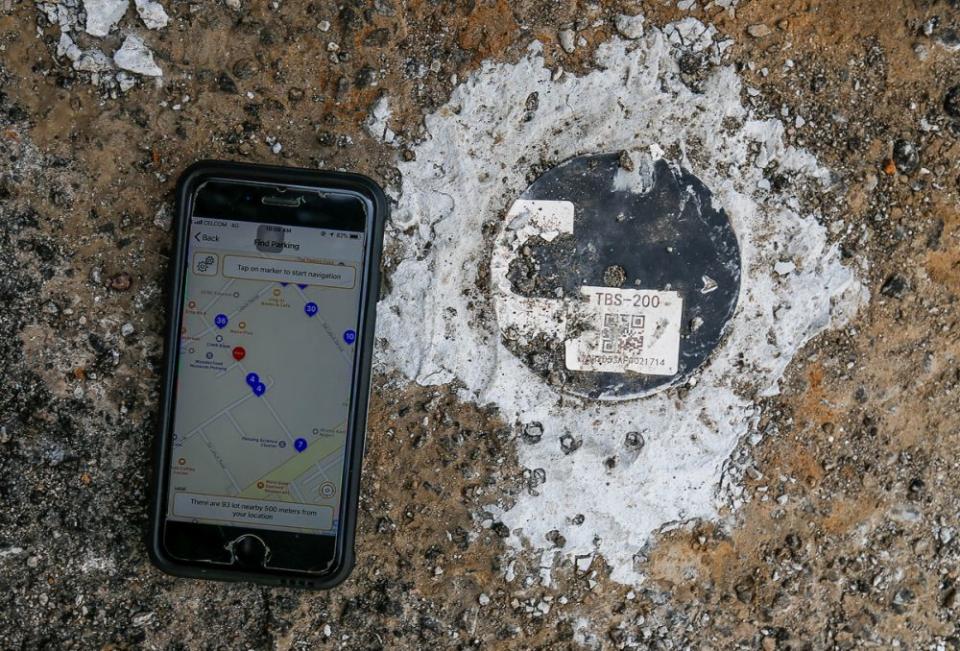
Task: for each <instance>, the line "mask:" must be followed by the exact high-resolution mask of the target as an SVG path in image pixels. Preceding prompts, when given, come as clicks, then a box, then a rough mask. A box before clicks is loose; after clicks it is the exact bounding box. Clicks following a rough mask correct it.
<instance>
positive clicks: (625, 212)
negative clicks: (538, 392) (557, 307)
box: [504, 154, 740, 399]
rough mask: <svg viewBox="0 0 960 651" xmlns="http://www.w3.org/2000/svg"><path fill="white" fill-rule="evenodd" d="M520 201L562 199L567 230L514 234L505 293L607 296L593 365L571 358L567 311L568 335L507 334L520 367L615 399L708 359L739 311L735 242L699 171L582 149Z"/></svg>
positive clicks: (663, 382) (678, 377) (567, 387)
mask: <svg viewBox="0 0 960 651" xmlns="http://www.w3.org/2000/svg"><path fill="white" fill-rule="evenodd" d="M524 202H526V204H527V205H537V204H536V203H535V202H569V203H570V204H572V211H573V218H572V232H562V233H560V234H556V233H554V234H552V235H551V236H550V237H549V238H545V237H544V236H541V235H539V234H534V235H531V236H529V237H526V238H525V239H524V240H523V241H522V242H519V243H518V244H517V247H516V252H515V253H514V254H513V257H512V259H511V260H510V261H509V268H508V271H507V273H506V278H507V279H508V280H509V284H510V291H511V292H512V293H514V294H516V295H518V296H521V297H529V298H532V299H542V300H540V303H539V304H541V305H548V303H546V302H545V301H548V300H558V299H560V298H564V299H565V300H569V299H574V298H579V299H581V300H583V301H585V302H588V303H589V302H594V303H597V304H598V305H600V304H603V303H604V302H606V305H604V306H603V307H602V311H601V308H600V307H597V308H596V309H595V310H594V312H595V315H594V316H595V317H596V319H597V321H596V324H594V325H593V326H589V325H588V328H589V327H594V328H595V329H596V330H597V332H598V334H597V335H596V342H595V344H596V349H595V351H593V352H595V353H596V354H595V355H592V356H588V357H589V359H588V361H590V360H595V361H596V364H595V365H593V366H591V365H590V364H586V367H587V368H586V369H585V368H584V365H583V364H580V363H578V362H577V361H576V359H574V360H573V362H571V352H570V349H569V347H570V339H571V337H572V336H574V337H575V336H577V334H576V327H575V326H574V327H571V323H570V321H568V323H567V324H566V328H567V329H566V336H565V337H564V340H559V339H554V338H552V337H548V336H544V337H536V338H534V339H529V338H526V339H516V338H510V337H506V336H505V337H504V344H505V345H506V346H507V348H509V349H510V350H511V351H512V352H513V353H514V354H515V355H517V356H518V357H519V358H520V359H521V360H523V361H524V362H525V363H526V364H527V366H529V367H530V368H531V369H532V370H534V371H535V372H536V373H538V374H539V375H541V376H543V377H544V378H545V379H546V380H547V381H548V382H550V383H551V384H553V385H555V386H557V387H558V388H560V389H561V390H564V391H568V392H571V393H574V394H577V395H582V396H587V397H591V398H601V399H602V398H610V399H617V398H629V397H637V396H641V395H644V394H648V393H650V392H652V391H653V390H655V389H659V388H664V387H667V386H670V385H674V384H676V383H678V382H680V381H683V380H684V379H686V378H687V377H689V376H690V374H691V373H693V372H694V371H695V370H696V369H697V368H699V367H700V366H701V365H702V364H703V363H704V362H705V361H706V360H707V358H708V357H709V355H710V353H711V352H712V351H713V349H714V348H716V347H717V345H718V344H719V343H720V341H721V339H722V337H723V334H724V332H725V326H726V324H727V322H728V321H729V320H730V318H731V317H732V316H733V313H734V310H735V309H736V305H737V297H738V295H739V291H740V247H739V246H738V244H737V238H736V235H735V233H734V231H733V228H732V226H731V224H730V221H729V219H728V218H727V215H726V214H725V213H724V211H723V210H722V209H720V208H718V207H716V206H714V204H713V200H712V195H711V193H710V190H709V189H708V188H707V187H706V186H705V185H704V184H703V183H702V182H701V181H700V179H698V178H697V177H696V176H694V175H693V174H691V173H690V172H688V171H687V170H685V169H682V168H681V167H680V166H679V165H676V164H671V163H668V162H667V161H665V160H663V159H659V160H654V159H652V158H650V157H643V156H641V157H640V160H639V162H637V161H636V160H634V158H633V157H630V156H628V155H626V154H600V155H593V156H580V157H577V158H574V159H571V160H569V161H567V162H565V163H563V164H561V165H558V166H557V167H554V168H552V169H550V170H548V171H547V172H545V173H544V174H543V175H542V176H540V177H539V178H538V179H537V180H536V181H534V183H533V184H532V185H530V187H529V188H528V189H527V190H526V192H524V193H523V195H521V197H520V198H519V200H518V202H517V203H516V204H514V206H515V207H516V206H517V205H519V204H521V203H524ZM548 205H561V204H548ZM513 210H514V209H511V213H513ZM507 228H508V229H509V228H511V226H510V225H509V224H508V225H507ZM607 289H609V291H607ZM661 301H662V302H663V303H664V304H670V305H672V311H664V309H665V308H664V307H663V306H662V305H661ZM671 301H672V303H671ZM531 303H532V302H531ZM621 304H622V307H621ZM591 309H593V308H591ZM591 318H593V317H591ZM571 333H572V334H571ZM611 333H612V334H611ZM608 344H609V346H608ZM618 356H619V357H618ZM574 357H576V350H575V351H574ZM627 358H628V359H629V360H630V362H629V363H627V362H623V368H618V369H617V370H615V371H611V370H610V368H611V366H616V364H617V363H619V362H617V361H616V360H618V359H619V360H621V361H622V360H623V359H627ZM610 360H613V361H612V362H611V361H610ZM645 365H648V366H649V368H648V366H645ZM571 366H572V367H573V368H571ZM592 369H596V370H592Z"/></svg>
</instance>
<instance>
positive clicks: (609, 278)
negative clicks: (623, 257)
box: [603, 264, 627, 287]
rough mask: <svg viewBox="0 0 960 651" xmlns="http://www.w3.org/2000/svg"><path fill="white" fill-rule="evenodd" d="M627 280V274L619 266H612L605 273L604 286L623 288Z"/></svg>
mask: <svg viewBox="0 0 960 651" xmlns="http://www.w3.org/2000/svg"><path fill="white" fill-rule="evenodd" d="M626 280H627V272H626V270H625V269H624V268H623V267H621V266H620V265H618V264H614V265H610V266H609V267H607V268H606V270H604V272H603V284H604V285H606V286H607V287H623V283H624V282H626Z"/></svg>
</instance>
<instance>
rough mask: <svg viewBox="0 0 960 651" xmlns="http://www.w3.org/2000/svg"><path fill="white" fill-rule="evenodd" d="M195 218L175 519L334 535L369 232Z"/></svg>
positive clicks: (180, 366) (173, 489)
mask: <svg viewBox="0 0 960 651" xmlns="http://www.w3.org/2000/svg"><path fill="white" fill-rule="evenodd" d="M222 212H224V213H226V214H222V215H212V216H211V215H207V214H204V215H202V216H200V215H193V216H192V217H191V220H190V230H189V245H188V251H187V261H186V264H187V269H186V273H185V281H184V286H183V302H182V307H181V315H180V316H181V329H180V338H179V350H178V353H179V354H178V361H177V371H176V389H175V412H174V426H173V434H172V442H171V456H170V468H169V472H170V475H169V483H168V486H169V491H168V495H167V517H168V519H169V520H172V521H179V522H190V523H197V524H212V525H221V526H230V527H242V528H250V529H271V530H276V531H290V532H298V533H309V534H321V535H334V534H335V533H336V531H337V527H338V524H339V523H338V519H339V513H340V500H341V493H342V491H343V487H344V457H345V450H346V445H347V443H348V431H347V426H348V419H349V413H350V400H351V396H350V391H351V378H352V374H353V369H354V357H355V343H356V342H357V330H358V320H359V307H360V298H361V285H362V271H363V257H364V250H365V246H364V237H365V233H364V232H362V231H361V232H358V231H356V230H339V229H337V228H318V227H304V226H296V225H286V224H278V223H273V222H270V223H266V222H257V221H249V220H238V219H231V215H230V214H229V209H224V210H223V211H222Z"/></svg>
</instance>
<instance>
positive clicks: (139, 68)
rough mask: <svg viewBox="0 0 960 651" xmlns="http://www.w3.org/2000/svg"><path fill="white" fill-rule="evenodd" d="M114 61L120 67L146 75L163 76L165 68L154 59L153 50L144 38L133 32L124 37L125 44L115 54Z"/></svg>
mask: <svg viewBox="0 0 960 651" xmlns="http://www.w3.org/2000/svg"><path fill="white" fill-rule="evenodd" d="M113 62H114V63H116V64H117V67H118V68H123V69H124V70H129V71H130V72H135V73H137V74H138V75H144V76H145V77H160V76H163V70H161V69H160V66H158V65H157V64H156V62H155V61H154V60H153V52H151V51H150V48H148V47H147V46H146V45H145V44H144V42H143V39H141V38H140V37H139V36H134V35H133V34H130V35H129V36H127V38H126V39H124V41H123V45H121V46H120V49H119V50H117V51H116V53H114V55H113Z"/></svg>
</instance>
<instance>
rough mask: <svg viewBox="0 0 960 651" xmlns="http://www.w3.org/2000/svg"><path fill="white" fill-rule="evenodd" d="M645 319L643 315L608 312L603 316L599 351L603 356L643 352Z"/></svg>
mask: <svg viewBox="0 0 960 651" xmlns="http://www.w3.org/2000/svg"><path fill="white" fill-rule="evenodd" d="M645 326H646V317H645V316H644V315H643V314H617V313H614V312H608V313H606V314H604V315H603V327H602V328H601V329H600V346H601V348H600V350H601V352H603V353H604V354H610V355H619V354H621V353H625V352H630V353H638V352H640V351H642V350H643V332H644V327H645Z"/></svg>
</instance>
